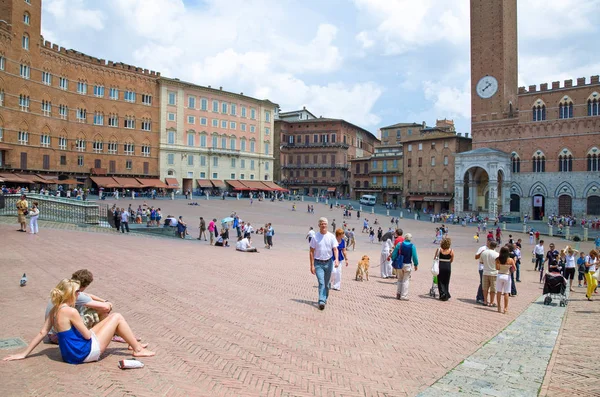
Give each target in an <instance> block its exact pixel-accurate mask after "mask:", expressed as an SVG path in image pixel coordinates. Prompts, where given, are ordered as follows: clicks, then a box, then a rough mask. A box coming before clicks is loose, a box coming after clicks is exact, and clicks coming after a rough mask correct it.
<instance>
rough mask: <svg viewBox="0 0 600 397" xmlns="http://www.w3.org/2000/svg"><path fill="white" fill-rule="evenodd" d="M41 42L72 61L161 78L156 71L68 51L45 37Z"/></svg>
mask: <svg viewBox="0 0 600 397" xmlns="http://www.w3.org/2000/svg"><path fill="white" fill-rule="evenodd" d="M41 41H42V43H43V47H44V48H45V49H47V50H51V51H54V52H56V53H58V54H61V55H63V56H67V57H70V58H72V59H76V60H78V61H83V62H87V63H90V64H92V65H95V66H103V67H113V68H116V69H120V70H125V71H128V72H133V73H139V74H143V75H145V76H150V77H160V72H155V71H154V70H148V69H144V68H140V67H137V66H132V65H128V64H126V63H123V62H114V61H106V60H105V59H100V58H96V57H93V56H90V55H87V54H84V53H82V52H79V51H76V50H70V49H66V48H65V47H60V46H59V45H58V44H53V43H51V42H50V41H48V40H44V38H43V37H41Z"/></svg>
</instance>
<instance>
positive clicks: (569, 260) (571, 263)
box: [565, 254, 577, 269]
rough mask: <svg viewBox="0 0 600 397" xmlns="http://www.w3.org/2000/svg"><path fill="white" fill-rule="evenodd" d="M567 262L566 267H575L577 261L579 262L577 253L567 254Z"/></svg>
mask: <svg viewBox="0 0 600 397" xmlns="http://www.w3.org/2000/svg"><path fill="white" fill-rule="evenodd" d="M565 260H566V264H565V267H567V268H569V269H570V268H573V269H575V262H577V258H576V256H575V255H568V254H567V255H565Z"/></svg>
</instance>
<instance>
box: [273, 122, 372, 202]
mask: <svg viewBox="0 0 600 397" xmlns="http://www.w3.org/2000/svg"><path fill="white" fill-rule="evenodd" d="M275 133H276V134H279V139H280V142H281V143H280V145H279V146H278V148H279V149H280V153H279V156H280V161H281V165H282V176H281V179H282V180H281V183H282V184H283V186H285V187H287V188H288V189H290V191H291V192H292V193H295V194H306V195H308V194H311V195H323V194H329V195H344V196H345V195H348V194H350V186H349V171H350V160H352V159H355V158H357V157H367V156H370V155H371V154H372V153H373V150H374V146H375V144H376V143H378V142H379V140H378V139H377V138H376V137H375V136H373V134H371V133H370V132H369V131H367V130H364V129H362V128H360V127H358V126H356V125H354V124H351V123H348V122H347V121H344V120H339V119H329V118H318V119H314V120H296V121H284V120H277V121H276V122H275ZM276 155H277V154H276Z"/></svg>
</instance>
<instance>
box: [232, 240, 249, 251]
mask: <svg viewBox="0 0 600 397" xmlns="http://www.w3.org/2000/svg"><path fill="white" fill-rule="evenodd" d="M235 248H236V249H238V250H242V251H246V250H247V249H248V248H250V242H249V241H248V239H247V238H243V239H241V240H240V241H238V242H237V243H236V244H235Z"/></svg>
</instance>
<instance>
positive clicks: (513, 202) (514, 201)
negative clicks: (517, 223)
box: [510, 193, 521, 212]
mask: <svg viewBox="0 0 600 397" xmlns="http://www.w3.org/2000/svg"><path fill="white" fill-rule="evenodd" d="M510 212H521V196H519V195H518V194H514V193H513V194H511V195H510Z"/></svg>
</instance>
